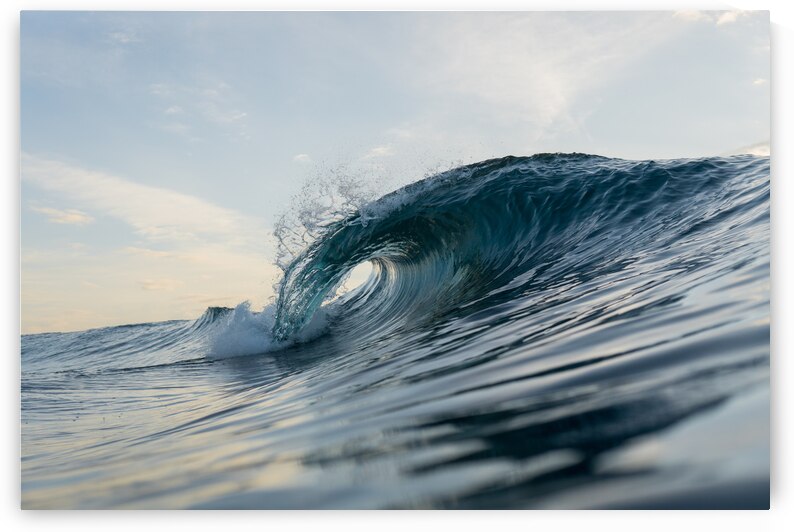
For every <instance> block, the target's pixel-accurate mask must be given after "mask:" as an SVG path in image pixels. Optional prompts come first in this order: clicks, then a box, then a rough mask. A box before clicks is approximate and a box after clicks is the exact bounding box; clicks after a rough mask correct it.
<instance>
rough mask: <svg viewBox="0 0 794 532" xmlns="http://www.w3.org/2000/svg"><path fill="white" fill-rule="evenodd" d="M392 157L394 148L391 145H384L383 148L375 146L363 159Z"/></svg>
mask: <svg viewBox="0 0 794 532" xmlns="http://www.w3.org/2000/svg"><path fill="white" fill-rule="evenodd" d="M392 155H394V147H393V146H392V145H391V144H384V145H383V146H375V147H374V148H372V149H371V150H369V151H368V152H367V153H366V154H365V155H364V159H372V158H375V157H390V156H392Z"/></svg>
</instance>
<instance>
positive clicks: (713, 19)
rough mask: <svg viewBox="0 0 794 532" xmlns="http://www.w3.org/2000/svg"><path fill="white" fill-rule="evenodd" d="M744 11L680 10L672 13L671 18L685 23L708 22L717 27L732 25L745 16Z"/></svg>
mask: <svg viewBox="0 0 794 532" xmlns="http://www.w3.org/2000/svg"><path fill="white" fill-rule="evenodd" d="M746 14H747V12H746V11H741V10H732V11H696V10H682V11H676V12H674V13H673V17H674V18H676V19H679V20H684V21H687V22H708V23H712V24H715V25H717V26H724V25H726V24H733V23H734V22H736V21H737V20H739V17H742V16H744V15H746Z"/></svg>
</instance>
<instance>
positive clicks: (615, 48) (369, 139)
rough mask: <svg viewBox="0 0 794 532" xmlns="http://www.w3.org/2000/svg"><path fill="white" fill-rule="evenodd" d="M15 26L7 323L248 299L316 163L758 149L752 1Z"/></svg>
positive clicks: (192, 16) (163, 16)
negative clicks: (17, 259) (14, 304)
mask: <svg viewBox="0 0 794 532" xmlns="http://www.w3.org/2000/svg"><path fill="white" fill-rule="evenodd" d="M20 41H21V46H20V48H21V60H20V83H21V86H20V89H21V90H20V99H21V102H20V105H21V108H20V115H21V147H22V154H21V164H20V167H21V205H20V211H21V276H22V288H21V307H22V309H21V310H22V332H23V333H37V332H45V331H70V330H82V329H87V328H92V327H101V326H108V325H116V324H125V323H140V322H151V321H160V320H168V319H191V318H196V317H198V316H199V315H200V314H201V313H202V312H203V311H204V309H205V308H206V307H208V306H216V305H223V306H234V305H236V304H237V303H240V302H242V301H244V300H250V301H251V302H252V305H253V306H254V307H257V306H258V307H260V308H261V306H262V305H264V304H265V303H266V302H268V301H269V300H270V299H271V298H272V296H273V293H272V285H273V282H274V281H275V280H276V279H277V277H278V273H279V270H278V269H277V268H276V267H275V266H274V265H273V259H274V256H275V244H274V240H273V237H272V234H271V231H272V228H273V225H274V223H275V221H276V219H277V217H278V216H279V215H280V214H282V213H283V212H285V210H288V209H289V208H290V205H291V204H292V202H293V199H292V198H293V197H295V196H296V195H297V194H299V193H300V191H301V189H302V187H304V185H305V184H306V183H311V182H313V181H317V180H322V179H323V178H324V177H325V176H327V175H329V174H333V173H337V174H338V173H340V172H350V173H351V174H355V175H356V176H358V177H360V178H361V179H364V180H371V181H372V182H373V183H378V185H377V186H380V187H383V190H382V191H383V192H387V191H388V188H389V187H391V188H393V187H394V186H398V185H400V184H405V183H408V182H411V181H414V180H416V179H420V178H422V177H424V176H426V175H428V174H430V173H432V172H433V171H436V170H439V169H446V168H450V167H452V166H455V165H458V164H465V163H471V162H476V161H479V160H483V159H487V158H492V157H501V156H505V155H531V154H534V153H539V152H573V151H576V152H585V153H594V154H599V155H605V156H612V157H622V158H628V159H649V158H679V157H700V156H710V155H726V154H732V153H741V152H752V153H756V154H768V150H769V148H768V146H769V131H770V92H769V91H770V66H769V60H770V45H769V18H768V14H767V13H766V12H741V11H723V12H672V11H670V12H598V13H587V12H571V13H565V12H548V13H541V12H537V13H264V12H261V13H258V12H247V13H222V12H212V13H189V12H170V13H168V12H159V13H146V12H31V11H26V12H23V13H22V16H21V32H20ZM382 183H388V185H383V184H382ZM373 186H374V185H373Z"/></svg>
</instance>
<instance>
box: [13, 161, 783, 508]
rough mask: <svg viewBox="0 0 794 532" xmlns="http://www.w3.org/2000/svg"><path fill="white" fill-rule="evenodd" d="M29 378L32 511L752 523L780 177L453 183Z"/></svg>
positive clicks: (476, 176) (26, 466)
mask: <svg viewBox="0 0 794 532" xmlns="http://www.w3.org/2000/svg"><path fill="white" fill-rule="evenodd" d="M364 262H369V263H370V264H371V265H372V273H371V274H370V276H369V279H368V280H367V281H366V282H365V283H364V284H362V285H361V286H359V287H358V288H356V289H354V290H352V291H351V292H349V293H347V294H345V295H343V296H341V297H338V298H337V299H333V300H331V296H333V295H334V293H335V292H336V289H337V288H338V287H339V285H340V283H342V282H343V281H344V279H345V277H346V276H347V275H348V273H349V272H350V271H351V270H352V269H353V268H354V267H355V266H357V265H358V264H361V263H364ZM250 354H259V356H247V357H239V356H236V355H250ZM22 369H23V371H22V418H23V431H22V432H23V449H22V450H23V464H22V468H23V472H22V477H23V492H22V495H23V505H24V506H25V507H30V508H33V507H86V508H90V507H146V508H172V507H197V508H250V507H253V508H268V507H271V508H325V507H333V508H340V507H341V508H424V507H431V508H518V507H555V508H580V507H623V508H638V507H643V508H658V507H764V506H765V505H767V506H768V494H769V493H768V487H769V486H768V479H769V420H768V407H769V399H768V379H769V159H768V158H761V157H753V156H735V157H729V158H703V159H695V160H671V161H639V162H638V161H625V160H617V159H609V158H604V157H597V156H591V155H581V154H572V155H560V154H544V155H537V156H534V157H507V158H503V159H495V160H489V161H484V162H481V163H477V164H473V165H469V166H465V167H461V168H457V169H455V170H451V171H448V172H445V173H442V174H439V175H436V176H433V177H431V178H428V179H426V180H423V181H420V182H417V183H414V184H412V185H409V186H407V187H405V188H403V189H401V190H398V191H396V192H394V193H391V194H388V195H386V196H384V197H382V198H380V199H379V200H377V201H374V202H371V203H369V204H366V205H364V206H362V207H360V208H359V209H357V210H355V211H354V212H351V213H350V214H349V215H347V216H344V217H341V218H340V219H336V220H335V221H333V222H330V223H328V224H326V225H325V226H324V229H323V230H322V232H321V234H320V236H319V237H317V238H316V239H315V240H314V241H313V242H312V243H311V244H309V245H308V246H307V247H306V248H305V249H304V250H303V251H302V252H301V253H300V254H298V255H297V256H296V257H295V258H294V260H293V261H292V262H291V263H290V264H289V265H288V266H287V267H286V268H285V272H284V279H283V281H282V282H281V284H280V291H279V297H278V299H277V302H276V304H275V305H274V306H271V307H268V308H266V309H265V310H264V311H263V312H261V313H256V312H251V311H250V309H248V308H247V306H245V305H241V306H240V307H238V308H237V309H208V311H207V312H206V313H205V314H204V316H202V317H200V318H199V319H198V320H196V321H195V322H166V323H160V324H143V325H135V326H125V327H116V328H107V329H96V330H92V331H86V332H82V333H67V334H45V335H31V336H24V337H23V339H22ZM737 432H741V434H742V437H741V438H740V437H737Z"/></svg>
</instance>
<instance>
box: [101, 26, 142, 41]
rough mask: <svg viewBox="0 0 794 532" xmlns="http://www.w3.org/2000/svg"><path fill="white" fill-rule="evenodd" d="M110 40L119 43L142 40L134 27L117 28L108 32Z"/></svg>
mask: <svg viewBox="0 0 794 532" xmlns="http://www.w3.org/2000/svg"><path fill="white" fill-rule="evenodd" d="M108 40H110V41H111V42H114V43H118V44H130V43H134V42H141V39H140V37H138V33H137V32H136V31H135V30H133V29H126V30H117V31H112V32H110V33H108Z"/></svg>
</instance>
